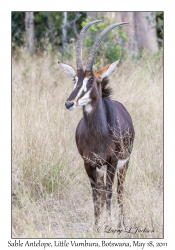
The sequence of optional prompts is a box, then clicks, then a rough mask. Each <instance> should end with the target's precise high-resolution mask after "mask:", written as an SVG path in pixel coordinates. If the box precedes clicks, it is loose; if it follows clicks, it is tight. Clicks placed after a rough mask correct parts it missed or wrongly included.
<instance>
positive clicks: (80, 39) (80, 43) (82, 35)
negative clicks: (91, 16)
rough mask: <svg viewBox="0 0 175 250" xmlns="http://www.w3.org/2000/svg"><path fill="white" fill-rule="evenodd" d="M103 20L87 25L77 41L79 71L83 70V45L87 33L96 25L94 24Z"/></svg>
mask: <svg viewBox="0 0 175 250" xmlns="http://www.w3.org/2000/svg"><path fill="white" fill-rule="evenodd" d="M101 21H102V20H96V21H93V22H90V23H88V24H86V25H85V26H84V27H83V29H82V30H81V32H80V35H79V37H78V41H77V49H76V54H77V55H76V61H77V69H83V63H82V45H83V40H84V35H85V33H86V31H87V30H88V28H89V27H90V26H91V25H92V24H94V23H98V22H101Z"/></svg>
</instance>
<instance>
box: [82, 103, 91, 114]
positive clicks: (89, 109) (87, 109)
mask: <svg viewBox="0 0 175 250" xmlns="http://www.w3.org/2000/svg"><path fill="white" fill-rule="evenodd" d="M84 109H85V111H86V112H87V113H88V114H90V113H91V111H92V106H91V104H90V103H88V104H87V105H86V106H85V107H84Z"/></svg>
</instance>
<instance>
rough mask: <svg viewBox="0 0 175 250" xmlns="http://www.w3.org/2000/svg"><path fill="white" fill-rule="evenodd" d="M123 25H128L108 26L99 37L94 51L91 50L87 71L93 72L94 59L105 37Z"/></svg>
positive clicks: (93, 48)
mask: <svg viewBox="0 0 175 250" xmlns="http://www.w3.org/2000/svg"><path fill="white" fill-rule="evenodd" d="M122 24H128V23H126V22H122V23H115V24H111V25H110V26H108V27H107V28H106V29H105V30H103V31H102V33H101V34H100V35H99V37H97V39H96V41H95V43H94V45H93V47H92V49H91V52H90V56H89V59H88V62H87V66H86V70H87V71H91V70H92V67H93V64H94V58H95V54H96V52H97V49H98V47H99V45H100V43H101V40H102V39H103V37H104V36H105V35H106V34H107V33H108V32H109V31H111V30H112V29H114V28H115V27H117V26H120V25H122Z"/></svg>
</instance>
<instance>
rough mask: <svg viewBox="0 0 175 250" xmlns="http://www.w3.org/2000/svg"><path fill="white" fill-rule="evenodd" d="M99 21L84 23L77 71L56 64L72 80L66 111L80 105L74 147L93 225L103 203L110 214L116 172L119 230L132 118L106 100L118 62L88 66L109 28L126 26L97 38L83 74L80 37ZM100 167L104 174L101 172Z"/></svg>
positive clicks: (98, 216)
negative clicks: (97, 67)
mask: <svg viewBox="0 0 175 250" xmlns="http://www.w3.org/2000/svg"><path fill="white" fill-rule="evenodd" d="M100 21H101V20H96V21H93V22H90V23H88V24H87V25H85V26H84V28H83V29H82V30H81V32H80V35H79V38H78V41H77V48H76V63H77V70H75V69H74V68H73V67H72V66H70V65H68V64H64V63H61V62H58V63H60V65H61V66H62V68H63V70H64V72H65V73H67V74H68V75H69V76H70V77H72V78H73V81H74V89H73V91H72V93H71V94H70V96H69V98H68V99H67V100H66V102H65V106H66V108H67V109H69V110H74V109H75V108H76V107H77V106H83V117H82V119H81V120H80V122H79V124H78V126H77V129H76V144H77V148H78V151H79V153H80V155H81V156H82V158H83V160H84V166H85V169H86V172H87V175H88V177H89V180H90V183H91V187H92V195H93V202H94V214H95V225H98V223H99V220H100V214H101V210H102V208H104V204H105V203H106V209H107V218H108V217H110V215H111V198H112V184H113V180H114V176H115V172H116V170H117V181H118V183H117V184H118V186H117V200H118V204H119V214H120V216H119V227H121V226H124V215H123V183H124V180H125V175H126V170H127V168H128V164H129V157H130V154H131V151H132V146H133V141H134V134H135V133H134V128H133V124H132V119H131V117H130V115H129V113H128V112H127V110H126V109H125V107H124V106H123V105H122V104H121V103H119V102H117V101H114V100H111V98H110V95H111V88H110V87H109V86H108V83H109V80H108V76H109V75H110V73H111V72H112V71H113V70H114V69H115V67H116V65H117V64H118V62H119V60H118V61H116V62H113V63H112V64H108V65H106V66H105V67H103V68H102V69H100V70H99V71H98V72H94V71H93V70H92V67H93V63H94V57H95V54H96V52H97V49H98V46H99V44H100V42H101V40H102V39H103V37H104V36H105V35H106V34H107V33H108V32H109V31H110V30H112V29H113V28H115V27H117V26H119V25H123V24H126V23H125V22H122V23H118V24H112V25H110V26H108V27H107V28H106V29H105V30H104V31H103V32H102V33H101V34H100V35H99V36H98V38H97V39H96V41H95V43H94V45H93V47H92V49H91V52H90V56H89V58H88V61H87V65H86V69H85V71H84V70H83V63H82V45H83V40H84V36H85V33H86V31H87V29H88V28H89V27H90V26H91V25H92V24H95V23H98V22H100ZM104 165H105V166H106V174H104V171H102V168H103V166H104ZM104 177H106V178H104Z"/></svg>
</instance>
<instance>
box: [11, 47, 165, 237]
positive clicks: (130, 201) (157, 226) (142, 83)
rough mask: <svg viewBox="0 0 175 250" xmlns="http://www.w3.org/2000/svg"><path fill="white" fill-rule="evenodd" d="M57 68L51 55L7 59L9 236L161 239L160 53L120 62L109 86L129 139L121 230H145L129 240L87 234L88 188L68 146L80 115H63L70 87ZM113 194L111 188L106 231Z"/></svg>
mask: <svg viewBox="0 0 175 250" xmlns="http://www.w3.org/2000/svg"><path fill="white" fill-rule="evenodd" d="M57 61H58V58H57V56H56V55H54V56H53V55H49V54H48V53H45V54H44V55H43V56H33V57H30V56H29V55H28V54H27V53H26V52H25V51H24V50H21V51H20V53H19V55H18V56H13V58H12V205H13V206H12V236H13V237H15V238H17V237H19V238H30V237H31V238H61V237H65V238H93V237H95V238H98V237H99V238H102V237H104V238H105V237H106V238H132V237H134V238H161V237H163V69H162V67H163V62H162V54H161V53H159V54H157V55H150V54H146V53H145V54H143V56H142V58H141V59H140V60H139V61H137V62H133V61H131V60H129V59H128V60H125V61H123V62H121V63H120V65H119V66H118V68H117V69H116V72H115V74H113V76H111V82H110V85H111V87H112V88H113V92H114V94H113V98H114V99H116V100H118V101H120V102H122V103H123V104H124V106H125V107H126V108H127V110H128V111H129V113H130V114H131V116H132V119H133V123H134V127H135V132H136V138H135V142H134V148H133V152H132V156H131V160H130V166H129V169H128V173H127V177H126V181H125V189H124V202H125V203H124V208H125V214H126V225H127V226H128V228H129V227H133V228H135V227H139V228H140V229H142V230H143V229H144V228H147V229H148V230H150V232H146V233H145V232H140V233H136V234H131V233H126V232H122V233H121V234H120V235H118V234H117V233H106V232H104V231H103V230H101V231H99V232H97V231H96V230H94V227H93V223H94V219H93V217H94V216H93V202H92V194H91V187H90V183H89V180H88V177H87V175H86V173H85V170H84V167H83V161H82V159H81V157H80V156H79V154H78V151H77V148H76V144H75V139H74V135H75V129H76V126H77V124H78V121H79V120H80V118H81V117H82V111H81V108H79V109H78V110H76V111H75V112H69V111H67V110H66V109H65V107H64V102H65V100H66V99H67V97H68V96H69V94H70V92H71V90H72V89H73V83H72V82H71V80H70V79H69V78H68V77H67V76H66V75H64V73H63V72H62V71H61V70H60V68H59V67H58V64H57ZM69 64H72V65H75V59H74V60H72V61H71V62H69ZM116 190H117V183H116V182H115V183H114V186H113V199H112V225H111V227H112V228H113V229H116V227H117V222H118V205H117V197H116ZM152 230H153V231H154V232H152Z"/></svg>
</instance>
